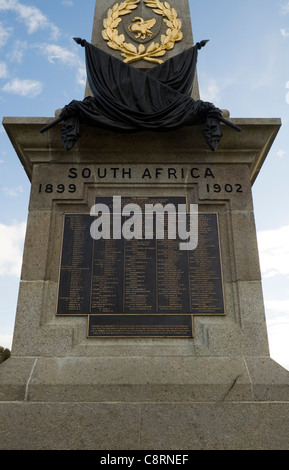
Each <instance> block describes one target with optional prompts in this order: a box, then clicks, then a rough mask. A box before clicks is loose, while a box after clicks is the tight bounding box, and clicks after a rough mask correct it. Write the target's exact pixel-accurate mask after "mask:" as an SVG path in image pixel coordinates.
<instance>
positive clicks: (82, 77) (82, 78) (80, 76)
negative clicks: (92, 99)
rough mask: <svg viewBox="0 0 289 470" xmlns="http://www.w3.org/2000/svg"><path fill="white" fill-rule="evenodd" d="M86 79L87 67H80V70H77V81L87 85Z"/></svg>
mask: <svg viewBox="0 0 289 470" xmlns="http://www.w3.org/2000/svg"><path fill="white" fill-rule="evenodd" d="M86 79H87V75H86V69H85V68H79V69H78V71H77V83H78V84H79V85H83V86H85V85H86Z"/></svg>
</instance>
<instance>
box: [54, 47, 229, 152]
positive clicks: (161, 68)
mask: <svg viewBox="0 0 289 470" xmlns="http://www.w3.org/2000/svg"><path fill="white" fill-rule="evenodd" d="M75 40H76V42H77V43H78V44H81V45H82V46H83V47H85V53H86V68H87V79H88V83H89V85H90V88H91V91H92V93H93V96H90V97H87V98H85V99H84V100H83V101H76V100H74V101H72V102H71V103H70V104H69V105H67V106H65V107H64V108H63V110H62V113H61V115H60V117H61V118H62V119H63V120H64V125H63V128H62V131H61V137H62V142H63V145H64V148H65V149H66V150H70V149H71V148H72V147H73V146H74V144H75V143H76V142H77V140H78V138H79V137H80V134H81V132H80V124H81V123H85V124H89V125H91V126H96V127H106V128H109V129H112V130H114V131H119V132H135V131H144V130H147V131H158V132H160V131H169V130H173V129H178V128H181V127H184V126H190V125H197V124H203V125H204V130H203V134H204V137H205V139H206V141H207V143H208V145H209V148H210V149H211V150H215V149H216V148H217V145H218V143H219V141H220V138H221V137H222V133H221V128H220V122H219V118H220V117H221V116H222V114H221V111H220V110H219V109H218V108H216V107H215V106H214V105H213V104H212V103H208V102H204V101H201V100H197V101H196V100H193V99H192V97H191V92H192V88H193V82H194V77H195V72H196V64H197V57H198V50H199V49H200V48H201V47H202V45H204V43H203V44H202V43H197V44H196V46H194V47H192V48H190V49H188V50H186V51H184V52H183V53H181V54H178V55H177V56H175V57H173V58H171V59H169V60H167V61H165V62H164V63H163V64H160V65H158V66H156V67H154V68H152V69H149V70H147V71H142V70H140V69H136V68H134V67H133V66H131V65H128V64H126V63H124V62H122V61H121V60H119V59H117V58H115V57H113V56H111V55H110V54H107V53H106V52H104V51H102V50H101V49H99V48H97V47H95V46H93V45H92V44H90V43H88V42H87V41H85V40H82V39H75Z"/></svg>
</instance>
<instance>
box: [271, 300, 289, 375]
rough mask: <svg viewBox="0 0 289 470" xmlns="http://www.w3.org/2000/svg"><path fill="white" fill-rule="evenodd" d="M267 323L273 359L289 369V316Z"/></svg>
mask: <svg viewBox="0 0 289 470" xmlns="http://www.w3.org/2000/svg"><path fill="white" fill-rule="evenodd" d="M287 304H288V303H287ZM287 312H288V311H287ZM267 323H268V338H269V346H270V355H271V357H272V359H274V360H275V361H276V362H278V363H279V364H281V365H282V366H283V367H285V368H286V369H288V370H289V347H288V338H289V318H288V317H287V318H285V317H279V318H276V319H274V320H273V321H270V320H269V321H268V322H267Z"/></svg>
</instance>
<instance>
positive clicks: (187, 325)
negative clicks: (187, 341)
mask: <svg viewBox="0 0 289 470" xmlns="http://www.w3.org/2000/svg"><path fill="white" fill-rule="evenodd" d="M192 330H193V329H192V317H191V316H189V315H90V316H89V322H88V335H87V336H88V337H89V338H92V337H97V336H98V337H102V336H106V337H121V336H130V337H173V338H184V337H188V338H191V337H192V336H193V331H192Z"/></svg>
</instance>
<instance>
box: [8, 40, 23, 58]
mask: <svg viewBox="0 0 289 470" xmlns="http://www.w3.org/2000/svg"><path fill="white" fill-rule="evenodd" d="M26 49H27V42H23V41H19V40H17V41H15V42H14V44H13V47H12V49H11V51H10V52H9V61H10V62H17V63H18V64H21V62H22V59H23V56H24V53H25V51H26Z"/></svg>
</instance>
